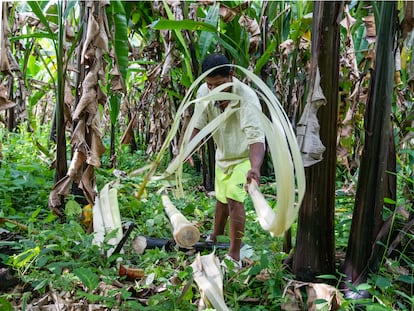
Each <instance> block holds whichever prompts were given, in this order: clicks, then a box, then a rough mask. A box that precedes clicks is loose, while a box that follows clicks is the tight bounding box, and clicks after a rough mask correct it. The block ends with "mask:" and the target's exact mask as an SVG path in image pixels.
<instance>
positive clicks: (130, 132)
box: [121, 112, 137, 145]
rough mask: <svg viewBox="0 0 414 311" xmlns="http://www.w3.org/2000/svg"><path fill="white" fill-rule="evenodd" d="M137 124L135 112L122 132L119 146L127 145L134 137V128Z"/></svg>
mask: <svg viewBox="0 0 414 311" xmlns="http://www.w3.org/2000/svg"><path fill="white" fill-rule="evenodd" d="M136 124H137V113H136V112H135V113H134V115H133V116H132V118H131V120H130V121H129V123H128V126H127V128H126V130H125V132H124V135H122V138H121V145H126V144H129V143H130V142H131V140H132V138H133V137H134V128H135V126H136Z"/></svg>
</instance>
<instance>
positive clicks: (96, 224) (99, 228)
mask: <svg viewBox="0 0 414 311" xmlns="http://www.w3.org/2000/svg"><path fill="white" fill-rule="evenodd" d="M100 205H101V203H100V200H99V196H96V198H95V204H94V205H93V207H92V217H93V232H94V235H93V241H92V244H94V245H98V246H99V247H102V245H103V242H104V239H105V226H104V222H103V217H102V212H101V206H100Z"/></svg>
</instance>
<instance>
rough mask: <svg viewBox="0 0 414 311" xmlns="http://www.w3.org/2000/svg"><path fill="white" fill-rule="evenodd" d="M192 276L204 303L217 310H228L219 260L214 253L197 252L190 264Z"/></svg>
mask: <svg viewBox="0 0 414 311" xmlns="http://www.w3.org/2000/svg"><path fill="white" fill-rule="evenodd" d="M191 267H192V268H193V277H194V280H195V281H196V283H197V285H198V287H199V288H200V293H201V297H202V299H203V300H204V302H205V303H206V305H211V306H213V308H214V309H216V310H217V311H228V310H230V309H229V308H228V307H227V305H226V302H225V301H224V295H223V276H222V274H221V269H220V262H219V260H218V258H217V257H216V255H215V254H214V253H211V254H209V255H204V256H200V253H198V254H197V256H196V258H195V261H194V262H193V263H192V264H191Z"/></svg>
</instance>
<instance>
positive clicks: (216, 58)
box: [201, 54, 232, 78]
mask: <svg viewBox="0 0 414 311" xmlns="http://www.w3.org/2000/svg"><path fill="white" fill-rule="evenodd" d="M226 64H229V65H230V62H229V60H228V59H227V57H226V56H224V55H223V54H210V55H208V56H207V57H206V58H205V59H204V61H203V63H202V64H201V70H202V71H203V73H204V72H206V71H208V70H210V69H211V68H214V67H216V66H220V65H226ZM231 71H232V70H231V66H222V67H219V68H217V69H215V70H213V71H212V72H210V73H209V74H208V76H207V77H215V76H221V77H223V78H227V77H228V76H229V75H230V74H231Z"/></svg>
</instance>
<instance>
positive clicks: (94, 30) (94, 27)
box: [81, 11, 100, 64]
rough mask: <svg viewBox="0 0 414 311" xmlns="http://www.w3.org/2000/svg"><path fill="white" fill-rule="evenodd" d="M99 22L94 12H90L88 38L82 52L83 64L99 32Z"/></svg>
mask: <svg viewBox="0 0 414 311" xmlns="http://www.w3.org/2000/svg"><path fill="white" fill-rule="evenodd" d="M99 31H100V29H99V24H98V22H97V21H96V19H95V16H94V15H93V14H92V12H91V11H90V12H89V18H88V29H87V31H86V39H85V43H84V45H83V49H82V54H81V64H83V62H84V59H85V57H86V51H87V50H88V49H89V45H90V44H91V42H93V40H94V39H95V37H96V36H97V35H98V34H99Z"/></svg>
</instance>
